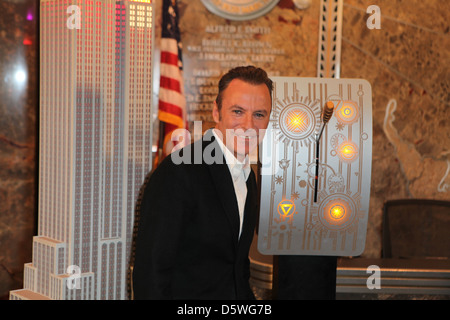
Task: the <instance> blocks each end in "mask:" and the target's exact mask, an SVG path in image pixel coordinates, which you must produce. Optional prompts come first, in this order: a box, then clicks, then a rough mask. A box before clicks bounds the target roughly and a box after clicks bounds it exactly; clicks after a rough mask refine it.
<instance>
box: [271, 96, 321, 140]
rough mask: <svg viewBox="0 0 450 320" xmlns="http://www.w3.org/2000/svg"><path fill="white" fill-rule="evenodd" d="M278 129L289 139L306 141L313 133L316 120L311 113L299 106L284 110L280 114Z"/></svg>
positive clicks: (303, 106) (308, 109)
mask: <svg viewBox="0 0 450 320" xmlns="http://www.w3.org/2000/svg"><path fill="white" fill-rule="evenodd" d="M279 121H280V122H279V123H280V128H281V130H282V131H283V133H284V134H285V135H286V136H287V137H288V138H290V139H294V140H302V139H306V138H308V137H309V136H311V134H312V133H313V132H314V128H315V126H316V120H315V116H314V113H313V111H311V110H310V108H309V107H307V106H305V105H301V104H294V105H291V106H288V107H287V108H285V109H284V110H283V111H282V112H281V114H280V119H279Z"/></svg>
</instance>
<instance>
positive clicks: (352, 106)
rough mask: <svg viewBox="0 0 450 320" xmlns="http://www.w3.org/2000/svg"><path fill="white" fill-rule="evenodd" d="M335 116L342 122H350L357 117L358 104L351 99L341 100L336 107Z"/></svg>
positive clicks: (354, 120)
mask: <svg viewBox="0 0 450 320" xmlns="http://www.w3.org/2000/svg"><path fill="white" fill-rule="evenodd" d="M336 118H337V120H338V121H339V122H341V123H343V124H352V123H354V122H356V121H357V120H358V118H359V109H358V105H357V104H356V103H355V102H353V101H342V103H340V104H339V105H338V107H337V108H336Z"/></svg>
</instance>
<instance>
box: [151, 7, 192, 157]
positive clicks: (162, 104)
mask: <svg viewBox="0 0 450 320" xmlns="http://www.w3.org/2000/svg"><path fill="white" fill-rule="evenodd" d="M181 48H182V45H181V38H180V29H179V27H178V5H177V0H164V2H163V18H162V35H161V66H160V72H161V75H160V89H159V111H158V118H159V121H160V127H159V130H160V134H159V137H160V139H159V151H160V152H159V156H158V159H157V162H158V161H159V162H160V161H161V160H162V159H163V158H164V157H165V156H166V155H168V154H170V152H171V151H172V150H173V147H174V145H175V144H177V143H176V142H175V143H174V142H172V141H171V135H172V132H173V131H174V130H176V129H186V130H187V116H186V99H185V97H184V84H183V62H182V55H181ZM185 138H186V136H183V138H182V139H184V140H183V143H181V142H180V143H179V144H178V145H177V148H179V147H181V146H180V144H186V143H189V142H187V141H185V140H186V139H185ZM180 141H181V139H180Z"/></svg>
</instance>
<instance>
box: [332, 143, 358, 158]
mask: <svg viewBox="0 0 450 320" xmlns="http://www.w3.org/2000/svg"><path fill="white" fill-rule="evenodd" d="M337 155H338V157H339V158H340V159H341V160H342V161H344V162H353V161H355V160H356V159H357V158H358V155H359V150H358V146H357V145H356V144H355V143H353V142H351V141H345V142H343V143H342V144H340V145H339V147H338V148H337Z"/></svg>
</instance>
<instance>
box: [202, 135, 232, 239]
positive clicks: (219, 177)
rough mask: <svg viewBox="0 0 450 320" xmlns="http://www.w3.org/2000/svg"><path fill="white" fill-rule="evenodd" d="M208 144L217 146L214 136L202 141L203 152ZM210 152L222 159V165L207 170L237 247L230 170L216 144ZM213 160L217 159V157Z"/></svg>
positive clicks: (215, 165)
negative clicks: (214, 152) (212, 151)
mask: <svg viewBox="0 0 450 320" xmlns="http://www.w3.org/2000/svg"><path fill="white" fill-rule="evenodd" d="M207 134H208V133H207ZM207 134H205V137H207ZM211 135H212V134H211ZM210 143H215V144H217V142H216V141H215V139H214V136H212V137H211V141H204V143H203V150H205V147H206V146H207V145H209V144H210ZM212 150H215V151H216V152H220V154H221V157H222V164H213V165H208V168H209V170H210V172H211V176H212V179H213V182H214V185H215V187H216V190H217V193H218V194H219V199H220V202H221V203H222V206H223V208H224V211H225V214H226V216H227V218H228V221H229V222H230V226H231V231H232V234H233V240H234V241H233V242H234V244H235V246H237V244H238V237H239V209H238V204H237V200H236V194H235V192H234V185H233V180H232V177H231V173H230V170H229V169H228V165H227V164H226V162H225V157H224V156H223V153H222V151H221V150H220V147H219V145H218V144H217V146H216V147H215V148H213V149H212ZM215 158H216V159H217V156H216V157H215Z"/></svg>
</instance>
